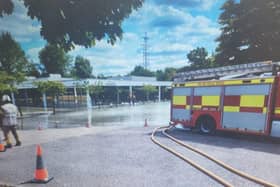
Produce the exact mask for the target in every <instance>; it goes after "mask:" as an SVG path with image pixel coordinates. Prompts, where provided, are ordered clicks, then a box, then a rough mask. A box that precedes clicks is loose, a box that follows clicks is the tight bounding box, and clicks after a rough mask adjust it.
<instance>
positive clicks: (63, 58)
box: [39, 44, 70, 76]
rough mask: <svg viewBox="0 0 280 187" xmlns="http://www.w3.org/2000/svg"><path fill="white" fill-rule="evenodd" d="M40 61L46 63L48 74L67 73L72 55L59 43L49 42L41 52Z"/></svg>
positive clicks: (63, 74)
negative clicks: (59, 45) (58, 44)
mask: <svg viewBox="0 0 280 187" xmlns="http://www.w3.org/2000/svg"><path fill="white" fill-rule="evenodd" d="M39 58H40V63H41V64H43V65H44V67H45V70H46V72H47V73H48V74H50V73H53V74H61V75H62V76H65V75H67V73H68V69H69V68H70V57H69V56H68V55H67V54H66V52H65V51H64V50H63V49H62V48H60V47H58V46H57V45H53V44H47V45H46V46H45V47H44V48H43V49H42V50H41V51H40V52H39Z"/></svg>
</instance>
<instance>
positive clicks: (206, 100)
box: [202, 96, 220, 106]
mask: <svg viewBox="0 0 280 187" xmlns="http://www.w3.org/2000/svg"><path fill="white" fill-rule="evenodd" d="M219 105H220V96H202V106H219Z"/></svg>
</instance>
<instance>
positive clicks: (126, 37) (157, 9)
mask: <svg viewBox="0 0 280 187" xmlns="http://www.w3.org/2000/svg"><path fill="white" fill-rule="evenodd" d="M215 2H217V0H181V1H180V0H147V1H146V2H145V3H144V6H143V7H142V8H141V9H139V11H134V12H133V14H132V15H130V17H129V18H128V19H126V20H125V21H124V22H123V30H124V33H123V39H122V40H121V41H117V42H116V44H115V45H113V46H112V45H110V44H108V43H107V42H106V40H101V41H99V42H97V43H96V46H94V47H93V48H90V49H85V48H84V47H82V46H76V47H75V50H73V51H71V52H70V53H69V54H70V55H71V56H73V57H74V58H75V57H76V56H77V55H81V56H83V57H85V58H88V59H89V60H90V62H91V65H92V67H93V73H94V75H98V74H104V75H120V74H121V75H125V74H128V73H129V72H131V71H132V70H133V69H134V67H135V66H136V65H141V64H142V63H143V55H142V51H143V36H144V34H145V32H147V34H148V37H149V40H148V53H149V62H150V65H149V69H150V70H153V71H155V70H159V69H164V68H166V67H176V68H179V67H182V66H185V65H187V59H186V54H187V53H188V52H189V51H190V50H192V49H194V48H196V47H198V46H200V47H205V48H206V49H208V51H209V52H211V50H212V51H213V50H214V49H215V47H216V43H215V38H217V36H218V35H219V33H220V31H219V25H218V23H217V22H216V21H215V20H211V19H210V18H207V17H206V16H205V15H204V12H203V11H200V10H209V9H210V8H211V7H212V6H213V5H214V4H215ZM15 3H16V11H15V12H14V14H13V15H12V16H6V17H4V18H3V19H0V25H1V27H0V31H3V30H8V31H10V32H11V33H12V35H13V36H14V37H15V38H16V39H17V40H18V41H19V42H20V43H21V44H22V45H23V46H24V49H25V51H26V53H27V55H28V56H29V57H30V58H31V59H33V60H34V61H35V62H37V61H38V53H39V51H40V50H41V49H42V48H43V47H44V44H45V42H44V40H43V39H42V38H41V36H40V23H38V22H36V21H33V20H31V19H30V18H29V17H28V16H27V15H26V9H25V7H24V5H23V4H22V1H15ZM189 8H195V9H198V10H199V11H196V14H193V13H192V11H191V10H190V9H189ZM197 12H198V13H197Z"/></svg>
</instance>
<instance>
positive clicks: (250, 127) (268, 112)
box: [171, 62, 280, 137]
mask: <svg viewBox="0 0 280 187" xmlns="http://www.w3.org/2000/svg"><path fill="white" fill-rule="evenodd" d="M276 65H277V63H272V62H260V63H253V64H244V65H237V66H228V67H221V68H212V69H207V70H198V71H192V72H185V73H179V74H178V75H177V76H176V77H175V81H174V84H173V86H172V87H173V88H172V102H171V123H173V124H175V125H176V124H181V125H183V126H185V127H191V128H198V129H199V130H200V131H201V132H202V133H212V132H213V131H215V130H224V131H238V132H244V133H251V134H258V135H267V136H274V137H280V76H279V75H274V76H273V75H272V74H271V76H269V77H267V76H263V77H260V76H259V77H251V78H248V77H247V78H237V79H227V80H200V81H188V80H189V79H191V80H196V79H205V78H206V77H207V78H210V77H212V78H214V77H216V78H217V77H224V76H225V75H227V76H228V75H231V74H235V75H239V76H241V75H243V76H244V75H245V74H246V75H248V74H251V75H252V74H260V73H263V72H268V71H271V72H272V71H274V72H275V70H276V69H277V68H278V66H276ZM275 67H276V68H275ZM228 77H229V76H228Z"/></svg>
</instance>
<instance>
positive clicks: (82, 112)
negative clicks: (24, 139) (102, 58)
mask: <svg viewBox="0 0 280 187" xmlns="http://www.w3.org/2000/svg"><path fill="white" fill-rule="evenodd" d="M40 111H41V112H40ZM58 111H60V112H57V113H56V115H52V110H51V108H49V109H48V114H46V113H44V112H43V110H42V109H41V110H40V109H37V110H36V109H34V108H33V109H32V110H30V109H28V108H25V109H24V111H23V113H24V115H23V119H22V120H20V128H23V129H24V130H27V129H35V128H38V127H40V128H71V127H80V126H86V125H87V124H91V125H92V126H122V127H124V126H127V127H142V126H143V125H144V124H145V119H147V123H148V124H149V126H160V125H167V124H168V122H169V120H170V102H160V103H146V104H136V105H125V106H118V107H116V106H111V107H106V108H100V109H98V108H94V109H89V110H88V109H86V108H78V109H75V108H73V109H67V110H58ZM88 118H90V119H88Z"/></svg>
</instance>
